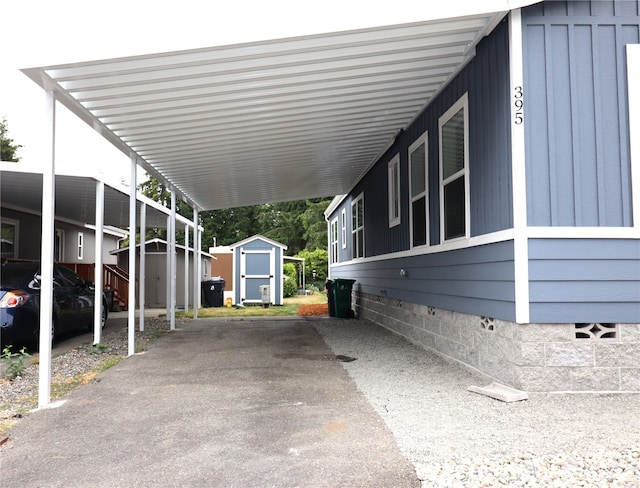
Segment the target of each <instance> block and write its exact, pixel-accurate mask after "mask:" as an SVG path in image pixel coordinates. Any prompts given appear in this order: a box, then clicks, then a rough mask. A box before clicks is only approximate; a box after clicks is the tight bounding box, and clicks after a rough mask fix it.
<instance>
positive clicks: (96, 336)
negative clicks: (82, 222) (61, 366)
mask: <svg viewBox="0 0 640 488" xmlns="http://www.w3.org/2000/svg"><path fill="white" fill-rule="evenodd" d="M103 238H104V182H103V181H96V237H95V240H96V250H95V254H96V256H95V259H94V261H95V264H94V271H93V283H94V287H95V292H94V297H93V303H94V307H93V343H94V344H99V343H100V342H101V341H102V294H103V290H102V288H103V283H102V281H103V280H102V250H103V247H104V246H103Z"/></svg>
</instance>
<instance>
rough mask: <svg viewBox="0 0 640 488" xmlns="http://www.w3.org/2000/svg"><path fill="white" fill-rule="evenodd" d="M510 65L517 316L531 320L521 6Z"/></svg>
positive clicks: (513, 21)
mask: <svg viewBox="0 0 640 488" xmlns="http://www.w3.org/2000/svg"><path fill="white" fill-rule="evenodd" d="M509 36H510V37H509V66H510V67H511V73H510V81H511V100H510V102H511V165H512V188H513V229H514V239H513V246H514V275H515V276H514V282H515V316H516V317H515V319H516V322H517V323H519V324H526V323H529V316H530V307H529V239H528V225H527V179H526V178H527V175H526V153H525V130H524V128H525V123H526V111H525V103H526V93H525V92H524V68H523V60H522V54H523V53H522V49H523V48H522V16H521V11H520V9H516V10H513V11H512V12H511V14H510V15H509Z"/></svg>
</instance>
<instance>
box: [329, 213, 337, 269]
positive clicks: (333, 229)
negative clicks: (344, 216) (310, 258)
mask: <svg viewBox="0 0 640 488" xmlns="http://www.w3.org/2000/svg"><path fill="white" fill-rule="evenodd" d="M329 237H330V240H329V242H330V245H331V256H330V258H331V261H330V262H331V264H333V263H337V262H338V217H336V218H335V219H333V220H332V221H331V231H330V236H329Z"/></svg>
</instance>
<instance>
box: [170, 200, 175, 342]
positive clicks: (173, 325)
mask: <svg viewBox="0 0 640 488" xmlns="http://www.w3.org/2000/svg"><path fill="white" fill-rule="evenodd" d="M169 239H170V242H171V246H170V248H171V260H170V264H171V275H170V277H169V279H170V280H171V281H170V284H171V286H170V290H171V291H170V293H171V301H170V303H171V310H170V315H169V319H170V323H171V325H170V327H169V328H170V330H175V328H176V192H175V190H171V235H170V236H169Z"/></svg>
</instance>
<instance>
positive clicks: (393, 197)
mask: <svg viewBox="0 0 640 488" xmlns="http://www.w3.org/2000/svg"><path fill="white" fill-rule="evenodd" d="M396 168H397V174H398V178H397V179H396V181H395V184H394V181H393V175H394V173H395V171H396ZM387 180H388V185H387V186H388V191H387V194H388V205H389V228H391V227H395V226H396V225H399V224H400V215H401V213H402V210H401V209H400V155H399V154H396V155H395V157H394V158H393V159H392V160H391V161H389V164H388V165H387ZM396 208H397V209H398V214H397V215H395V209H396Z"/></svg>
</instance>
